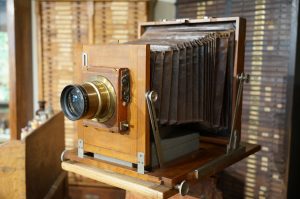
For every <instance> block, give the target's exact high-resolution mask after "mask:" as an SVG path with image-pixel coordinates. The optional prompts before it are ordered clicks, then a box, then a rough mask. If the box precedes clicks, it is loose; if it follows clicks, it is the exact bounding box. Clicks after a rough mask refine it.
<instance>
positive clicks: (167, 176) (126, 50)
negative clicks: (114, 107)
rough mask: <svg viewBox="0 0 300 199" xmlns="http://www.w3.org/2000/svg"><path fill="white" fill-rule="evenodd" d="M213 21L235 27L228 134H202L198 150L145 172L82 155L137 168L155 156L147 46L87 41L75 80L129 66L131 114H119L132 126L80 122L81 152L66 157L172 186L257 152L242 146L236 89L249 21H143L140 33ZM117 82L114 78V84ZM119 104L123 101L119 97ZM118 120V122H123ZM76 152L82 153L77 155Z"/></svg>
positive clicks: (81, 80)
mask: <svg viewBox="0 0 300 199" xmlns="http://www.w3.org/2000/svg"><path fill="white" fill-rule="evenodd" d="M214 23H218V24H220V23H224V24H228V23H233V24H234V26H235V53H234V56H235V57H234V70H233V74H232V77H233V79H234V81H233V88H232V93H231V95H232V113H234V116H233V117H235V122H234V125H233V128H234V129H233V130H232V131H231V134H230V137H225V138H224V137H213V138H212V137H201V138H200V143H201V144H200V149H199V151H196V152H194V153H192V154H190V155H187V156H185V157H182V158H179V159H176V160H174V161H172V162H170V163H167V164H166V165H165V166H164V167H162V168H157V169H154V170H152V171H150V172H147V173H141V172H138V169H136V168H132V167H126V166H121V165H118V164H115V163H111V162H107V161H104V160H99V159H96V158H93V157H92V156H84V153H87V152H89V153H94V154H101V155H103V156H107V157H110V158H114V159H118V160H122V161H126V162H130V163H133V164H134V165H137V166H141V165H142V166H143V167H146V166H147V165H150V159H151V154H150V120H149V113H148V109H147V103H146V98H145V94H146V93H147V92H148V91H149V89H150V47H149V45H130V44H122V45H119V44H112V45H83V46H81V47H80V48H79V49H78V51H77V53H78V56H77V58H78V60H77V65H76V68H77V71H76V75H77V78H76V79H77V80H78V82H77V83H82V82H83V81H84V80H85V79H86V78H87V76H88V75H87V74H92V75H97V73H98V72H100V71H101V70H102V69H101V68H102V67H105V68H106V70H118V69H120V68H127V69H128V70H129V71H130V102H129V103H128V104H127V106H126V109H127V110H126V111H127V113H126V111H123V112H122V113H120V114H121V115H122V114H123V116H124V117H123V119H124V118H125V120H126V121H128V129H127V131H125V132H123V133H122V132H118V131H114V130H112V129H110V128H106V129H105V128H103V126H102V125H100V124H95V123H90V122H89V121H87V120H80V121H78V123H77V124H78V125H77V126H78V129H77V132H78V152H79V153H77V151H71V152H67V153H66V155H65V156H66V158H68V159H71V160H75V161H78V162H83V163H86V164H88V165H93V166H96V167H99V168H102V169H106V170H110V171H113V172H117V173H120V174H126V175H129V176H131V177H136V178H140V179H143V180H146V181H151V182H155V183H158V184H161V183H164V184H165V185H166V186H170V187H174V186H175V185H176V184H178V183H179V182H181V181H182V180H184V179H188V178H189V177H190V174H191V172H192V173H193V174H195V173H194V172H195V171H198V170H199V168H202V169H203V167H205V168H204V169H205V172H208V173H209V172H216V171H217V170H221V169H222V168H225V167H226V166H228V165H230V164H233V163H234V162H236V161H238V160H240V159H242V158H244V157H246V156H248V155H250V154H252V153H255V152H256V151H257V150H259V148H258V147H256V148H255V147H254V148H253V147H252V148H251V149H249V147H248V148H247V146H248V145H247V144H241V145H240V137H241V136H240V135H241V113H242V109H241V106H239V102H240V101H241V100H242V99H241V97H242V96H238V90H239V86H240V85H241V84H240V83H241V80H242V79H243V76H240V74H243V71H244V48H245V46H244V45H245V28H246V21H245V19H243V18H240V17H229V18H205V19H195V20H187V19H183V20H176V21H163V22H146V23H141V24H140V25H139V35H140V36H141V35H142V34H143V32H144V31H145V29H147V27H151V26H162V27H163V26H172V25H181V24H182V25H197V24H214ZM82 54H85V56H87V57H86V60H85V61H83V62H82V59H81V57H82ZM119 77H120V76H119V75H115V77H111V78H112V79H113V78H115V79H118V81H119V79H120V78H119ZM118 81H117V80H116V81H115V82H118ZM117 84H118V85H119V83H115V85H116V87H117ZM117 90H118V89H117ZM118 103H119V104H120V103H121V101H119V102H118ZM124 114H126V115H124ZM117 122H118V123H119V122H121V120H118V121H117ZM98 127H99V128H98ZM115 127H116V126H115ZM116 129H117V127H116ZM116 129H115V130H116ZM117 130H118V129H117ZM232 140H234V142H235V143H234V145H233V146H232V145H231V144H232ZM228 149H229V150H228ZM77 154H81V155H80V156H79V157H78V155H77ZM228 158H229V159H228ZM230 158H231V159H230ZM214 160H218V161H221V162H222V161H223V162H224V163H222V164H221V166H220V165H219V166H216V164H217V161H216V162H215V161H214ZM211 161H212V162H211ZM207 165H208V166H207Z"/></svg>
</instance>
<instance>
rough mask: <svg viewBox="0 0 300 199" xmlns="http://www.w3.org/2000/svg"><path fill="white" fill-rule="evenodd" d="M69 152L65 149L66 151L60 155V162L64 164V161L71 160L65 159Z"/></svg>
mask: <svg viewBox="0 0 300 199" xmlns="http://www.w3.org/2000/svg"><path fill="white" fill-rule="evenodd" d="M67 151H68V150H67V149H65V150H64V151H63V152H62V153H61V155H60V160H61V161H62V162H63V161H66V160H69V159H67V158H65V154H66V152H67Z"/></svg>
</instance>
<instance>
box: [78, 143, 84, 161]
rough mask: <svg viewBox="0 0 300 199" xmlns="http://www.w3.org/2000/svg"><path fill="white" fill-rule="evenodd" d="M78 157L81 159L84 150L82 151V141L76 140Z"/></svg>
mask: <svg viewBox="0 0 300 199" xmlns="http://www.w3.org/2000/svg"><path fill="white" fill-rule="evenodd" d="M77 155H78V157H80V158H83V156H84V150H83V140H82V139H78V154H77Z"/></svg>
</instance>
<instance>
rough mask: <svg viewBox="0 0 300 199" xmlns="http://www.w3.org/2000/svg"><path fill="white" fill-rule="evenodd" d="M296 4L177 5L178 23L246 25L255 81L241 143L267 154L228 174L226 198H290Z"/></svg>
mask: <svg viewBox="0 0 300 199" xmlns="http://www.w3.org/2000/svg"><path fill="white" fill-rule="evenodd" d="M291 2H292V1H281V0H255V1H247V0H230V1H226V0H205V1H193V0H178V4H177V17H178V18H186V17H190V18H201V17H203V16H213V17H225V16H241V17H244V18H246V20H247V27H246V43H245V44H246V49H245V60H244V63H245V72H246V73H249V74H250V75H251V80H250V83H249V84H246V85H245V87H244V96H243V114H242V139H243V140H245V141H247V142H250V143H254V144H260V145H262V150H261V151H260V152H259V153H257V154H255V155H252V156H250V157H249V158H248V159H247V160H245V161H243V162H241V163H239V164H237V165H235V166H233V167H232V168H230V169H229V170H228V172H227V173H226V177H227V178H225V177H224V178H222V181H223V183H221V184H222V186H223V190H224V197H225V198H240V197H247V198H285V190H286V181H285V179H286V169H287V157H288V156H287V149H288V148H287V147H288V145H287V140H288V137H289V135H288V131H287V129H286V118H287V109H286V108H287V105H286V100H287V99H286V96H287V80H288V65H289V64H290V63H289V57H290V55H291V54H290V53H293V52H291V51H290V44H291V40H290V30H291V26H292V24H291V10H292V3H291ZM230 174H231V177H229V176H230ZM223 179H224V180H223ZM233 184H234V186H233Z"/></svg>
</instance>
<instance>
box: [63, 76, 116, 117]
mask: <svg viewBox="0 0 300 199" xmlns="http://www.w3.org/2000/svg"><path fill="white" fill-rule="evenodd" d="M115 104H116V94H115V91H114V88H113V86H112V84H111V83H110V82H109V81H108V80H107V79H106V78H105V77H102V76H99V77H98V78H97V79H96V80H94V81H91V82H85V83H84V84H82V85H69V86H67V87H65V88H64V90H63V91H62V95H61V107H62V110H63V112H64V113H65V115H66V117H68V118H69V119H70V120H78V119H83V118H86V119H92V118H96V119H97V121H99V122H105V121H107V120H108V119H109V118H111V117H112V115H113V114H114V112H115V107H116V105H115Z"/></svg>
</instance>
